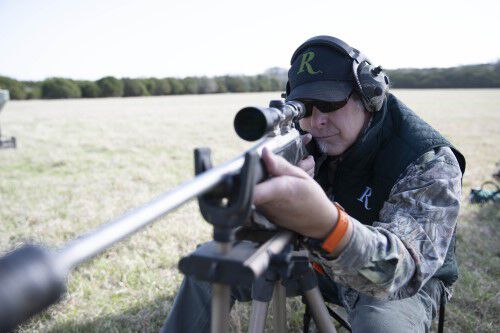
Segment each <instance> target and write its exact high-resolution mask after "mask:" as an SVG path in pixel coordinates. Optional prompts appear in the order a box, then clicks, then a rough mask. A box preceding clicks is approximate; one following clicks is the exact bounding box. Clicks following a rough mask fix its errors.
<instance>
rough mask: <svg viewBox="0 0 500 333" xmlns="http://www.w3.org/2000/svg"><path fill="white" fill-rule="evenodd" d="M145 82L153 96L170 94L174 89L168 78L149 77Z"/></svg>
mask: <svg viewBox="0 0 500 333" xmlns="http://www.w3.org/2000/svg"><path fill="white" fill-rule="evenodd" d="M144 84H145V86H146V89H147V90H148V92H149V94H150V95H152V96H163V95H169V94H170V93H171V91H172V88H171V87H170V83H169V82H168V80H167V79H163V80H162V79H156V78H149V79H146V80H144Z"/></svg>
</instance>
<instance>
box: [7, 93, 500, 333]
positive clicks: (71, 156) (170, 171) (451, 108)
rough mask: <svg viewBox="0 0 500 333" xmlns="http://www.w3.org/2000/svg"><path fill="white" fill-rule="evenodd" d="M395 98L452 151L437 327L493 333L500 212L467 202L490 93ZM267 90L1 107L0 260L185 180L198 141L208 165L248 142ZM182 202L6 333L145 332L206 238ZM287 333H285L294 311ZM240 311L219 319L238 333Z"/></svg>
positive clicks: (487, 131) (489, 158)
mask: <svg viewBox="0 0 500 333" xmlns="http://www.w3.org/2000/svg"><path fill="white" fill-rule="evenodd" d="M395 94H396V95H397V96H398V97H400V98H401V99H402V100H403V101H404V102H405V103H406V104H407V105H409V106H410V107H412V108H413V109H414V110H415V111H416V112H417V113H418V114H419V115H421V116H422V117H423V118H424V119H425V120H427V121H428V122H430V123H431V124H432V125H433V126H434V127H436V128H437V129H438V130H440V131H441V133H443V134H444V135H445V136H446V137H447V138H449V139H450V140H451V141H452V142H453V143H454V144H455V145H456V146H457V147H458V148H459V149H460V150H461V151H462V152H463V153H464V155H465V156H466V158H467V163H468V164H467V171H466V174H465V177H464V182H463V185H464V189H463V200H462V201H463V206H462V207H463V208H462V211H461V214H460V220H459V229H458V250H457V252H458V258H459V264H460V268H461V275H460V279H459V281H458V282H457V283H456V285H455V294H454V297H453V299H452V301H451V303H450V304H449V305H448V307H447V324H446V326H447V331H448V332H472V331H474V332H497V331H498V330H499V309H500V307H499V304H500V294H499V288H498V281H499V277H500V260H499V255H500V248H499V243H498V236H499V235H498V224H499V220H500V214H499V211H500V209H499V208H500V207H499V206H498V205H497V206H494V205H492V204H489V205H486V206H483V207H479V206H472V205H470V204H469V203H468V202H467V196H468V194H469V192H470V189H471V188H472V187H476V186H479V185H480V184H481V183H482V182H483V181H485V180H488V179H490V178H491V174H492V173H493V172H494V171H495V170H496V169H498V168H499V165H498V163H499V161H500V148H499V146H498V143H499V142H500V127H499V124H500V90H399V91H395ZM278 96H279V94H278V93H262V94H253V93H249V94H224V95H203V96H169V97H147V98H121V99H93V100H85V99H81V100H55V101H12V102H9V103H8V104H7V105H6V107H5V108H4V112H2V113H1V114H0V122H1V125H2V133H3V134H4V135H8V136H10V135H14V136H16V137H17V140H18V145H19V146H18V149H16V150H4V151H0V175H1V177H0V205H1V206H0V254H3V253H5V252H7V251H8V250H9V249H12V248H15V247H17V246H19V245H20V244H22V243H25V242H28V241H30V242H32V241H34V242H39V243H44V244H47V245H50V246H51V247H59V246H62V245H63V244H65V243H66V242H67V241H69V240H70V239H73V238H74V237H76V236H77V235H80V234H82V233H84V232H85V231H86V230H89V229H91V228H94V227H96V226H98V225H100V224H102V223H103V222H106V221H107V220H109V219H111V218H113V217H116V216H118V215H120V214H121V213H122V212H124V211H126V210H128V209H130V208H132V207H134V206H136V205H138V204H141V203H144V202H146V201H148V200H150V199H151V198H153V197H154V196H156V195H157V194H159V193H161V192H164V191H166V190H168V189H170V188H172V187H174V186H175V185H176V184H178V183H180V182H182V181H184V180H187V179H189V178H191V177H192V176H193V166H192V165H193V157H192V155H193V153H192V151H193V148H195V147H200V146H210V147H212V149H213V155H214V159H215V164H218V163H220V162H223V161H224V160H226V159H229V158H232V157H234V156H236V155H238V154H240V153H241V151H242V150H243V149H244V148H247V147H249V144H248V143H246V142H243V141H242V140H240V139H239V138H237V136H236V135H235V134H234V133H233V129H232V119H233V116H234V114H235V112H236V111H237V110H239V109H240V108H241V107H243V106H247V105H266V104H267V103H268V101H269V100H270V99H272V98H276V97H278ZM210 236H211V230H210V228H209V226H208V224H207V223H205V222H203V221H202V219H201V217H200V214H199V213H198V208H197V204H196V202H190V203H189V204H188V205H186V206H184V207H183V208H181V209H179V210H177V211H176V212H175V213H173V214H171V215H169V216H168V217H166V218H164V219H162V220H160V221H158V222H156V223H155V224H154V225H153V226H151V227H149V228H147V229H146V230H145V231H143V232H140V233H138V234H136V235H134V236H133V237H131V238H130V239H128V240H127V241H124V242H122V243H121V244H119V245H117V246H115V247H114V248H112V249H111V250H109V251H107V252H106V253H105V254H103V255H101V256H99V257H98V258H96V259H94V260H93V261H91V262H89V263H87V264H84V265H83V266H81V267H80V268H78V269H77V270H76V271H74V272H73V273H72V274H71V276H70V278H69V286H68V290H69V291H68V293H67V295H66V296H65V297H64V299H63V301H62V302H60V303H59V304H57V305H56V306H54V307H52V308H50V310H48V311H47V312H45V313H43V314H42V315H40V316H38V317H36V318H35V319H34V320H32V321H31V322H29V323H27V324H25V325H24V326H23V327H21V328H20V330H19V331H20V332H33V331H40V332H138V331H141V332H156V331H158V329H159V327H160V326H161V324H162V322H163V320H164V319H165V317H166V316H167V314H168V312H169V310H170V308H171V305H172V301H173V298H174V296H175V294H176V291H177V288H178V286H179V284H180V282H181V279H182V276H181V275H180V274H179V272H178V270H177V261H178V260H179V258H180V257H181V256H182V255H184V254H187V253H188V252H190V251H191V250H193V249H194V248H195V246H196V244H198V243H201V242H203V241H205V240H208V239H209V238H210ZM299 305H300V304H299V302H298V301H297V300H292V301H290V302H289V306H290V308H291V309H292V310H291V312H293V314H292V315H291V317H292V319H293V320H292V321H291V324H290V325H291V326H290V331H293V332H299V331H300V330H301V328H300V327H299V325H300V321H299V317H300V316H299V314H300V311H301V308H300V306H299ZM248 308H249V307H248V306H247V305H238V306H237V307H236V309H235V310H234V311H233V316H232V328H233V330H234V331H241V330H243V331H245V330H246V326H247V320H246V319H245V318H247V315H248Z"/></svg>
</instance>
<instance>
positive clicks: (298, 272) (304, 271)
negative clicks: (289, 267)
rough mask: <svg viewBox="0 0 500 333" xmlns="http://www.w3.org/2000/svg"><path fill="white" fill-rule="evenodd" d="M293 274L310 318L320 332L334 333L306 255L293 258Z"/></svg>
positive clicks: (334, 330)
mask: <svg viewBox="0 0 500 333" xmlns="http://www.w3.org/2000/svg"><path fill="white" fill-rule="evenodd" d="M294 262H295V265H294V276H296V277H298V280H299V284H300V288H301V289H302V293H303V295H304V298H305V301H306V302H307V305H308V306H309V309H310V311H311V315H312V318H313V319H314V322H315V323H316V327H317V328H318V330H319V332H320V333H327V332H328V333H330V332H334V333H336V332H337V330H336V329H335V325H334V324H333V322H332V319H331V317H330V314H329V313H328V309H327V308H326V304H325V301H324V299H323V296H321V292H320V291H319V287H318V280H317V279H316V274H315V273H314V271H313V269H312V268H311V266H310V265H309V261H308V259H307V257H296V258H294Z"/></svg>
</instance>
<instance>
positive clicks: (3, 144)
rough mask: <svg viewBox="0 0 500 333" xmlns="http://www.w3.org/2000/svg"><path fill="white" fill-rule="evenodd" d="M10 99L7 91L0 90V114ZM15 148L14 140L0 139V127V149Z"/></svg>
mask: <svg viewBox="0 0 500 333" xmlns="http://www.w3.org/2000/svg"><path fill="white" fill-rule="evenodd" d="M9 99H10V95H9V91H8V90H2V89H0V112H2V109H3V107H4V105H5V104H7V102H8V101H9ZM5 148H16V138H15V137H11V138H10V139H5V140H4V139H2V128H1V127H0V149H5Z"/></svg>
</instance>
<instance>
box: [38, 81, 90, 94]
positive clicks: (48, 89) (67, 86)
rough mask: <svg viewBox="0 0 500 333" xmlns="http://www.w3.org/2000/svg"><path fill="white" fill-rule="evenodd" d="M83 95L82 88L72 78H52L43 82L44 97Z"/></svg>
mask: <svg viewBox="0 0 500 333" xmlns="http://www.w3.org/2000/svg"><path fill="white" fill-rule="evenodd" d="M81 96H82V92H81V91H80V88H79V87H78V85H77V84H76V83H75V82H74V81H72V80H69V79H63V78H50V79H46V80H44V81H43V82H42V98H46V99H55V98H79V97H81Z"/></svg>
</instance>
